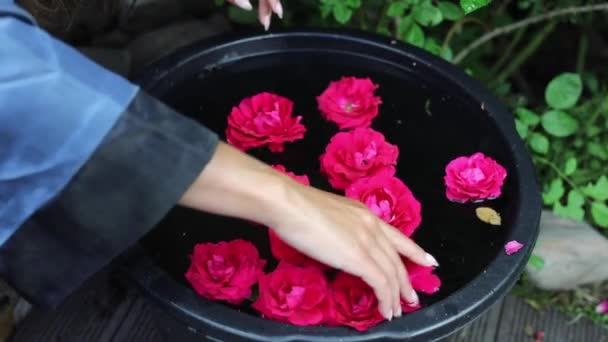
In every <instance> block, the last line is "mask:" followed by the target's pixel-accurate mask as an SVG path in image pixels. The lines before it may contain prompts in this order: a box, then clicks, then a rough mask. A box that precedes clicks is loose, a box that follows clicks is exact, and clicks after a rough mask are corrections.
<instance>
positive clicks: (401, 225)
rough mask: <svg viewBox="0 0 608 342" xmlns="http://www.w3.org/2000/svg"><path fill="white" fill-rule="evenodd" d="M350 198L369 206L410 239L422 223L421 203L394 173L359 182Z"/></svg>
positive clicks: (387, 172)
mask: <svg viewBox="0 0 608 342" xmlns="http://www.w3.org/2000/svg"><path fill="white" fill-rule="evenodd" d="M346 197H348V198H352V199H355V200H357V201H359V202H361V203H363V204H365V205H366V206H367V207H368V208H370V209H371V211H372V212H373V213H374V214H376V216H378V217H379V218H381V219H382V220H383V221H384V222H386V223H388V224H390V225H392V226H393V227H395V228H397V229H399V230H400V231H401V232H403V234H405V235H406V236H411V235H412V234H414V231H415V230H416V228H418V226H419V225H420V222H421V221H422V217H421V214H420V212H421V209H422V207H421V205H420V202H418V200H416V198H415V197H414V195H413V194H412V192H411V191H410V189H409V188H408V187H407V185H405V184H403V182H402V181H401V180H399V179H398V178H396V177H393V176H392V173H391V172H390V171H384V172H381V173H379V174H377V175H375V176H372V177H367V178H362V179H360V180H358V181H357V182H355V183H353V184H352V185H351V186H349V187H348V189H346Z"/></svg>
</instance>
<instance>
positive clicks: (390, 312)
mask: <svg viewBox="0 0 608 342" xmlns="http://www.w3.org/2000/svg"><path fill="white" fill-rule="evenodd" d="M384 317H386V319H387V320H389V321H392V320H393V310H389V311H388V313H385V314H384Z"/></svg>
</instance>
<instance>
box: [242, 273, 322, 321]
mask: <svg viewBox="0 0 608 342" xmlns="http://www.w3.org/2000/svg"><path fill="white" fill-rule="evenodd" d="M327 291H328V288H327V281H326V280H325V275H324V274H323V273H322V272H321V271H320V270H319V269H317V268H315V267H297V266H293V265H289V264H287V263H280V264H279V266H278V267H277V268H276V269H275V270H274V271H273V272H271V273H269V274H267V275H264V276H262V277H261V278H260V296H259V297H258V299H257V300H256V301H255V302H254V303H253V305H252V307H253V308H254V309H256V310H258V311H259V312H260V313H261V314H262V315H263V316H264V317H265V318H269V319H272V320H275V321H280V322H287V323H291V324H295V325H302V326H303V325H316V324H321V323H323V322H325V321H326V319H327V310H328V302H327Z"/></svg>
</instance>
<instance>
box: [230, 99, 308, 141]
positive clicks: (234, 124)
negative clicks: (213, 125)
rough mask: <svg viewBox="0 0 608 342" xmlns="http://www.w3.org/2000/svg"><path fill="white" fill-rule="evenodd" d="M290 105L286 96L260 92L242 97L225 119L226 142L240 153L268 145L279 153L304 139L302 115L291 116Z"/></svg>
mask: <svg viewBox="0 0 608 342" xmlns="http://www.w3.org/2000/svg"><path fill="white" fill-rule="evenodd" d="M292 111H293V102H292V101H291V100H289V99H287V98H285V97H282V96H279V95H276V94H272V93H266V92H264V93H260V94H257V95H254V96H252V97H248V98H245V99H244V100H242V101H241V103H240V104H239V105H238V107H234V108H232V112H230V115H229V116H228V128H226V139H227V140H228V142H229V143H230V144H232V145H233V146H235V147H237V148H238V149H240V150H242V151H246V150H248V149H250V148H252V147H260V146H264V145H268V147H269V148H270V150H271V151H273V152H282V151H283V150H284V143H285V142H293V141H296V140H298V139H302V138H303V137H304V133H305V132H306V127H304V125H302V124H301V123H300V121H301V120H302V117H301V116H297V117H293V116H292Z"/></svg>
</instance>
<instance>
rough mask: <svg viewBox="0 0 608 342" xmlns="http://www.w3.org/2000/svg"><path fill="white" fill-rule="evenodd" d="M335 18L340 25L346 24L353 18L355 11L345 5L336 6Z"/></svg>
mask: <svg viewBox="0 0 608 342" xmlns="http://www.w3.org/2000/svg"><path fill="white" fill-rule="evenodd" d="M333 13H334V18H335V19H336V21H337V22H339V23H340V24H346V23H347V22H349V21H350V18H352V16H353V11H352V10H351V9H350V8H348V7H346V6H345V5H336V6H335V7H334V11H333Z"/></svg>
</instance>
